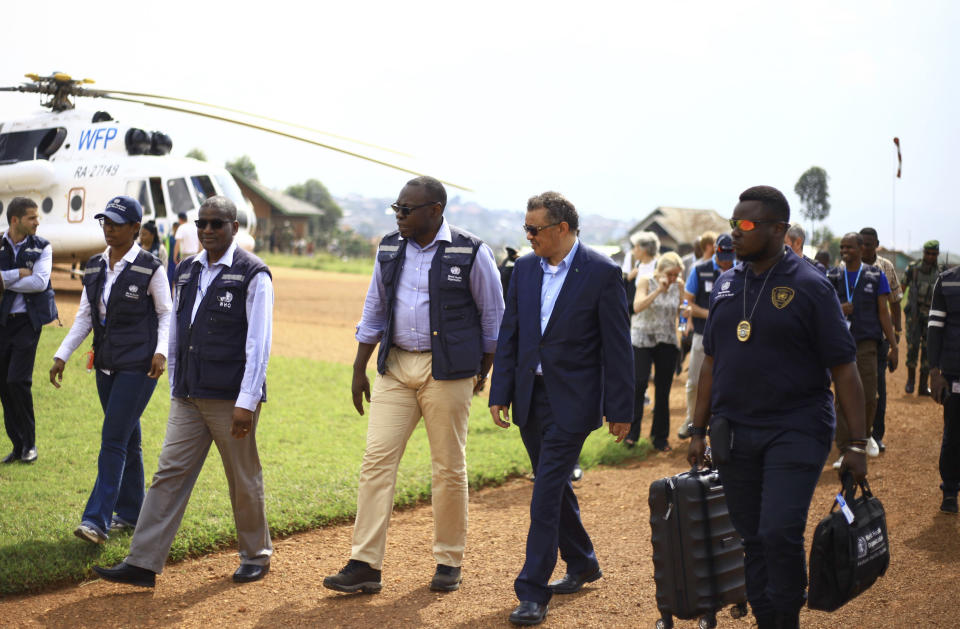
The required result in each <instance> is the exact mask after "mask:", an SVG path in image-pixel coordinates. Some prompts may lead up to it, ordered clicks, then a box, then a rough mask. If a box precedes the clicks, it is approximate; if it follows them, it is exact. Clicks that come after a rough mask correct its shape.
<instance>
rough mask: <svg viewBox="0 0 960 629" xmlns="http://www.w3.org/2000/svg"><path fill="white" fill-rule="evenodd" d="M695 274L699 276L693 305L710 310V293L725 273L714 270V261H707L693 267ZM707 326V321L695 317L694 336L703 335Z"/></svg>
mask: <svg viewBox="0 0 960 629" xmlns="http://www.w3.org/2000/svg"><path fill="white" fill-rule="evenodd" d="M693 272H694V273H696V274H697V294H696V295H694V300H693V303H695V304H697V305H698V306H700V307H701V308H704V309H706V310H710V291H712V290H713V283H714V282H715V281H717V277H719V275H720V273H722V272H723V271H719V270H717V269H715V268H713V260H705V261H703V262H699V263H697V265H696V266H694V267H693ZM706 325H707V320H706V319H701V318H700V317H693V332H694V334H703V328H704V326H706Z"/></svg>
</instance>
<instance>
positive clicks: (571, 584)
mask: <svg viewBox="0 0 960 629" xmlns="http://www.w3.org/2000/svg"><path fill="white" fill-rule="evenodd" d="M602 576H603V570H601V569H600V566H597V567H596V568H595V569H593V570H588V571H586V572H581V573H580V574H570V573H569V572H568V573H567V574H565V575H563V578H562V579H560V580H558V581H552V582H551V583H550V585H549V586H548V587H549V588H550V591H551V592H553V593H554V594H573V593H574V592H579V591H580V590H581V588H583V585H584V584H585V583H593V582H594V581H596V580H597V579H599V578H600V577H602Z"/></svg>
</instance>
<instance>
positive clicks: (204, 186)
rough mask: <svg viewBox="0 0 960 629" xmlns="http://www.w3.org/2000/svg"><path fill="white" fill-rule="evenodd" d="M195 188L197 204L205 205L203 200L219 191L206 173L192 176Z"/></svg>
mask: <svg viewBox="0 0 960 629" xmlns="http://www.w3.org/2000/svg"><path fill="white" fill-rule="evenodd" d="M190 179H191V181H193V189H194V190H195V191H196V193H197V205H203V202H204V201H206V200H207V199H209V198H210V197H212V196H216V194H217V191H216V190H214V188H213V182H212V181H210V177H207V176H206V175H199V176H197V177H191V178H190Z"/></svg>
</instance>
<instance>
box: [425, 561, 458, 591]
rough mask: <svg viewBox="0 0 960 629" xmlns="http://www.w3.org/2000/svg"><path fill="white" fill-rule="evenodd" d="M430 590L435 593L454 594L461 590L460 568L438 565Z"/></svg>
mask: <svg viewBox="0 0 960 629" xmlns="http://www.w3.org/2000/svg"><path fill="white" fill-rule="evenodd" d="M430 589H431V590H433V591H434V592H453V591H454V590H459V589H460V568H454V567H453V566H445V565H443V564H442V563H438V564H437V571H436V573H434V575H433V579H432V580H431V581H430Z"/></svg>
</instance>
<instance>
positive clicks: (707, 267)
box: [677, 234, 737, 439]
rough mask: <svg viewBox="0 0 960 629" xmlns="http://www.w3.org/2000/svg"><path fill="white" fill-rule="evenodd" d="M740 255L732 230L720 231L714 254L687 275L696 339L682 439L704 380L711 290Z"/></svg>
mask: <svg viewBox="0 0 960 629" xmlns="http://www.w3.org/2000/svg"><path fill="white" fill-rule="evenodd" d="M736 257H737V256H736V254H735V253H734V251H733V238H731V237H730V234H720V236H719V237H718V238H717V240H716V243H715V253H714V254H713V258H712V259H710V260H705V261H703V262H699V263H698V264H696V265H695V266H694V267H693V271H692V272H691V273H690V276H689V277H687V285H686V288H685V291H686V298H687V301H688V302H689V303H690V318H692V319H693V340H692V343H691V345H690V365H689V367H688V368H687V421H686V422H684V424H683V425H682V426H681V427H680V430H679V431H677V436H678V437H680V438H681V439H686V438H688V437H689V436H690V432H689V431H690V426H691V425H692V424H693V409H694V407H695V406H696V405H697V383H698V382H699V381H700V368H701V367H702V366H703V328H704V326H705V325H706V323H707V314H708V310H707V309H708V308H709V307H710V293H711V291H713V285H714V284H716V282H717V278H718V277H720V274H721V273H723V272H724V271H727V270H729V269H730V268H732V267H733V265H734V261H735V260H736Z"/></svg>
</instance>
